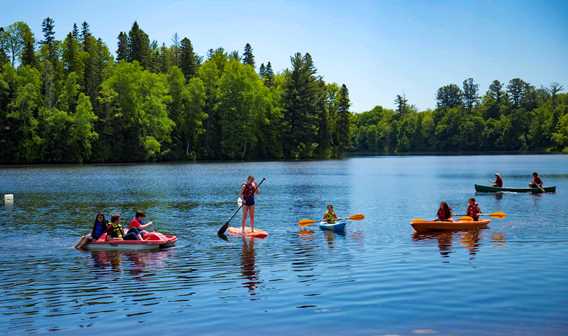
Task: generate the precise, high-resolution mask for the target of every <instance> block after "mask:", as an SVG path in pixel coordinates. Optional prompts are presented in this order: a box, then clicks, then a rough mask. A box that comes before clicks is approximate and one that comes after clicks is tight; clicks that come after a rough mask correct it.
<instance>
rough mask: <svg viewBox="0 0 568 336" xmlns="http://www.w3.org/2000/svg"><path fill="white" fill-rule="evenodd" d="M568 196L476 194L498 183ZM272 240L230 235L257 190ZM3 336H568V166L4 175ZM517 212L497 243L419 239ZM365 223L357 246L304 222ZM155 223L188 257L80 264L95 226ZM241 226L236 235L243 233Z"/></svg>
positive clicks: (245, 167) (466, 235)
mask: <svg viewBox="0 0 568 336" xmlns="http://www.w3.org/2000/svg"><path fill="white" fill-rule="evenodd" d="M534 170H537V171H539V172H540V173H541V174H542V176H543V179H544V181H545V184H547V185H556V186H557V187H558V191H557V193H555V194H545V195H531V194H514V193H507V194H504V195H502V197H496V196H495V195H493V194H484V195H481V194H478V195H475V192H474V188H473V185H474V183H485V184H487V182H488V180H489V179H491V178H492V177H493V174H494V173H495V171H499V172H501V173H502V174H503V175H504V177H505V183H506V184H507V185H509V186H525V185H526V184H527V183H528V179H529V174H530V173H531V172H532V171H534ZM250 174H252V175H255V176H257V177H267V181H266V182H265V184H264V185H263V188H262V195H260V196H259V197H258V198H257V209H256V212H257V227H259V228H262V229H265V230H267V231H269V232H270V236H269V237H268V238H267V239H265V240H258V239H257V240H243V239H241V238H236V237H230V238H229V240H228V241H224V240H221V239H219V238H218V237H217V236H216V231H217V229H218V228H219V227H220V226H221V225H222V224H223V223H224V222H225V221H226V220H227V218H228V217H229V216H230V215H231V213H232V212H233V211H234V210H235V209H236V199H237V197H238V190H239V186H240V183H241V182H242V180H243V179H244V178H245V177H246V176H247V175H250ZM4 193H13V194H14V195H15V202H14V204H13V206H1V203H0V227H1V228H2V231H1V232H2V235H1V237H2V240H1V242H2V248H0V288H1V295H0V330H2V332H3V333H4V332H6V333H7V334H8V332H9V334H11V335H12V334H26V335H27V334H46V333H49V332H51V333H54V334H62V335H80V334H88V335H102V334H107V333H109V332H110V333H112V334H113V335H137V334H141V333H142V334H150V333H160V334H163V335H171V334H174V335H175V334H180V335H181V334H183V335H185V334H213V335H238V334H250V335H267V334H270V335H287V336H289V335H308V334H312V335H316V334H317V335H319V334H328V335H420V334H441V335H511V334H515V335H566V334H568V156H562V155H550V156H473V157H469V156H448V157H429V156H424V157H419V156H416V157H369V158H352V159H347V160H341V161H323V162H322V161H315V162H262V163H223V164H215V163H212V164H155V165H113V166H97V165H90V166H34V167H20V168H13V167H10V168H0V194H4ZM472 196H475V197H477V199H478V202H479V203H480V206H481V208H482V210H484V211H487V212H491V211H505V212H506V213H507V214H509V216H508V217H507V218H506V219H505V220H494V221H492V222H491V224H490V227H489V229H486V230H482V231H480V232H477V233H475V232H462V233H453V234H452V233H445V234H437V235H417V234H414V233H413V230H412V228H411V226H410V225H409V221H410V219H411V218H413V217H426V218H432V217H433V216H434V214H435V211H436V209H437V206H438V203H439V202H440V201H441V200H446V201H448V202H449V204H450V206H452V207H453V208H454V209H455V210H456V211H457V212H463V211H465V206H466V201H467V199H468V198H469V197H472ZM330 202H331V203H333V204H334V205H335V208H336V209H337V211H338V213H340V214H343V215H346V214H352V213H363V214H365V215H366V219H365V220H364V221H360V222H351V223H350V224H348V226H347V229H346V231H345V233H344V234H336V233H330V232H323V231H321V230H320V229H319V228H318V227H317V226H311V227H308V228H307V229H306V230H303V231H300V229H299V228H298V226H297V225H296V222H297V221H298V220H299V219H301V218H319V217H320V216H321V214H322V212H323V209H324V207H325V205H326V203H330ZM134 209H145V210H146V213H147V215H148V216H147V219H148V220H153V221H154V222H156V223H157V224H158V229H159V230H160V231H167V232H173V233H175V234H176V235H177V236H178V244H177V246H176V247H175V248H172V249H169V250H163V251H160V252H147V253H109V252H107V253H101V252H99V253H96V252H79V251H77V250H75V249H73V247H72V246H73V245H74V243H75V242H76V240H77V238H78V237H79V235H81V234H84V233H85V232H88V231H89V230H90V227H91V225H92V222H93V220H94V215H95V213H96V212H97V211H99V210H104V211H105V213H107V214H110V213H112V212H120V213H121V214H122V216H123V222H124V220H127V219H128V218H129V217H131V216H132V214H133V211H134ZM238 222H239V217H237V218H236V220H235V221H234V222H233V224H234V225H238Z"/></svg>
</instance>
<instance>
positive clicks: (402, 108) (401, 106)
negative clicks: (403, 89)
mask: <svg viewBox="0 0 568 336" xmlns="http://www.w3.org/2000/svg"><path fill="white" fill-rule="evenodd" d="M394 103H395V105H396V111H397V112H398V114H399V115H401V116H402V115H404V114H406V112H408V99H407V98H406V96H405V95H404V94H403V95H402V96H401V95H396V98H395V100H394Z"/></svg>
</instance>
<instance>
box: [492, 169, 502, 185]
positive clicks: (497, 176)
mask: <svg viewBox="0 0 568 336" xmlns="http://www.w3.org/2000/svg"><path fill="white" fill-rule="evenodd" d="M493 186H494V187H498V188H503V177H502V176H501V174H499V173H495V181H493Z"/></svg>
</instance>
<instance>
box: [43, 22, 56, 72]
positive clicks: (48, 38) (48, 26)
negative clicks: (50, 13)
mask: <svg viewBox="0 0 568 336" xmlns="http://www.w3.org/2000/svg"><path fill="white" fill-rule="evenodd" d="M41 26H42V29H41V30H42V32H43V41H41V43H42V44H43V45H45V46H46V47H47V53H48V54H47V57H48V60H49V61H50V62H51V63H52V64H53V65H54V66H55V64H56V63H57V41H56V40H55V21H53V19H52V18H50V17H47V18H45V19H44V20H43V22H42V24H41Z"/></svg>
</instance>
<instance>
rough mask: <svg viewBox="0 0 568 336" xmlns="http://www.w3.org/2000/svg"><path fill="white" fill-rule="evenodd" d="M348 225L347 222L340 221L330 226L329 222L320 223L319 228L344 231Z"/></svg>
mask: <svg viewBox="0 0 568 336" xmlns="http://www.w3.org/2000/svg"><path fill="white" fill-rule="evenodd" d="M346 224H347V221H345V220H338V221H337V222H336V223H333V224H330V223H328V222H320V223H319V227H320V228H321V229H323V230H333V231H342V230H345V225H346Z"/></svg>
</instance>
